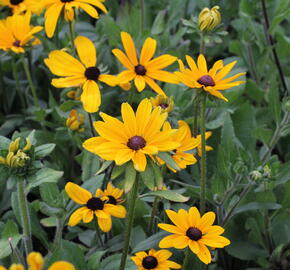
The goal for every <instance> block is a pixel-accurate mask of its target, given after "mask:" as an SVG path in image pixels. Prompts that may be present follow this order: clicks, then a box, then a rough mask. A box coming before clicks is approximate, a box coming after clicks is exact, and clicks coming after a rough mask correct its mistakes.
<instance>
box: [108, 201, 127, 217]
mask: <svg viewBox="0 0 290 270" xmlns="http://www.w3.org/2000/svg"><path fill="white" fill-rule="evenodd" d="M105 211H107V212H108V213H109V214H110V215H112V216H113V217H117V218H125V217H126V208H125V207H124V206H122V205H113V204H106V205H105Z"/></svg>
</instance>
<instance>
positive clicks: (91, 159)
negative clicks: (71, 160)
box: [82, 151, 100, 181]
mask: <svg viewBox="0 0 290 270" xmlns="http://www.w3.org/2000/svg"><path fill="white" fill-rule="evenodd" d="M99 167H100V160H99V158H98V156H96V155H94V154H92V153H90V152H88V151H84V155H83V159H82V180H83V181H86V180H88V179H90V178H91V177H92V176H94V175H96V173H97V171H98V169H99Z"/></svg>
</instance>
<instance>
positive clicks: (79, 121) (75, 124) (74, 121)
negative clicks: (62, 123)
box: [66, 110, 85, 132]
mask: <svg viewBox="0 0 290 270" xmlns="http://www.w3.org/2000/svg"><path fill="white" fill-rule="evenodd" d="M84 122H85V116H84V115H83V114H81V113H78V112H77V111H76V110H71V111H70V113H69V117H68V118H67V119H66V126H67V127H68V128H70V129H71V130H74V131H78V132H83V131H84V130H85V129H84V128H83V127H81V126H83V125H84Z"/></svg>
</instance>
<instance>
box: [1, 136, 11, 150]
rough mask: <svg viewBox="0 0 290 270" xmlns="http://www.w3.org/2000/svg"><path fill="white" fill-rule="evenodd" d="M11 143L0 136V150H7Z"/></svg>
mask: <svg viewBox="0 0 290 270" xmlns="http://www.w3.org/2000/svg"><path fill="white" fill-rule="evenodd" d="M10 143H11V141H10V140H9V139H7V138H6V137H4V136H0V149H8V148H9V144H10Z"/></svg>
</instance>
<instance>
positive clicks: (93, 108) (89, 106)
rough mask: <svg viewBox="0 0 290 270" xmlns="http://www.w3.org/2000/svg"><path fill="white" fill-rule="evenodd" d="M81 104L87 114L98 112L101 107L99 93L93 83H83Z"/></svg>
mask: <svg viewBox="0 0 290 270" xmlns="http://www.w3.org/2000/svg"><path fill="white" fill-rule="evenodd" d="M81 102H82V103H83V106H84V109H85V110H86V111H87V112H89V113H94V112H97V111H98V110H99V107H100V105H101V93H100V88H99V86H98V84H97V83H96V82H95V81H91V80H87V81H86V82H85V83H84V85H83V93H82V94H81Z"/></svg>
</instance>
